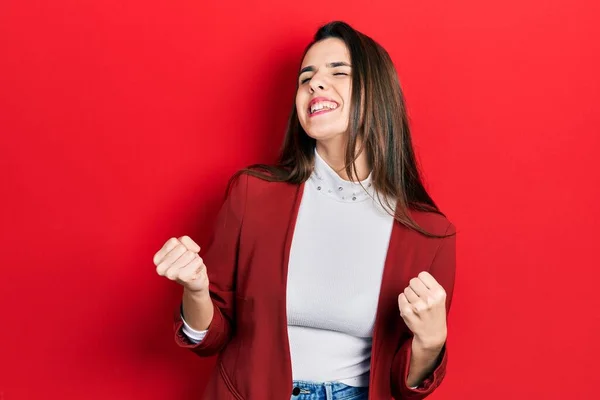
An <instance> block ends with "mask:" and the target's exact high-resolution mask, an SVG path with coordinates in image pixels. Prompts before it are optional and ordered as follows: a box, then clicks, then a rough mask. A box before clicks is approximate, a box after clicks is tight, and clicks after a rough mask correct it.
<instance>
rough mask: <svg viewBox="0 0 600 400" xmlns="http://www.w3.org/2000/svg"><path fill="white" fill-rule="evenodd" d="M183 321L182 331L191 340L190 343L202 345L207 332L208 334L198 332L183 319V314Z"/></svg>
mask: <svg viewBox="0 0 600 400" xmlns="http://www.w3.org/2000/svg"><path fill="white" fill-rule="evenodd" d="M181 321H182V322H183V326H182V327H181V330H182V332H183V333H184V334H185V336H187V338H188V339H190V342H192V343H200V342H201V341H202V340H203V339H204V337H205V336H206V332H208V331H207V330H206V331H198V330H196V329H194V328H192V327H191V326H189V325H188V323H187V322H186V321H185V318H183V314H181Z"/></svg>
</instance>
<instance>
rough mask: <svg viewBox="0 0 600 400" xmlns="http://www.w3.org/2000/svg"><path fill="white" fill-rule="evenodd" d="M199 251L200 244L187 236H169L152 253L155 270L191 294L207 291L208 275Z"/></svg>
mask: <svg viewBox="0 0 600 400" xmlns="http://www.w3.org/2000/svg"><path fill="white" fill-rule="evenodd" d="M199 252H200V246H198V245H197V244H196V242H194V241H193V240H192V239H191V238H190V237H189V236H181V237H180V238H171V239H169V240H167V242H166V243H165V244H164V245H163V247H162V248H161V249H160V250H159V251H158V252H157V253H156V254H155V255H154V259H153V260H154V265H156V272H157V273H158V274H159V275H161V276H166V277H167V278H169V279H170V280H172V281H176V282H177V283H179V284H180V285H182V286H183V287H184V288H185V289H187V290H188V291H190V292H192V293H193V294H205V293H208V283H209V282H208V275H207V274H206V266H205V265H204V262H203V261H202V258H201V257H200V256H199V255H198V253H199Z"/></svg>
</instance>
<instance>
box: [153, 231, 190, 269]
mask: <svg viewBox="0 0 600 400" xmlns="http://www.w3.org/2000/svg"><path fill="white" fill-rule="evenodd" d="M175 240H177V239H175ZM177 242H178V243H179V241H178V240H177ZM186 251H187V250H186V248H185V246H184V245H182V244H181V243H179V244H178V245H177V246H175V248H174V249H172V250H171V251H170V252H169V253H167V255H166V256H164V258H163V259H162V261H161V262H160V263H159V264H158V265H157V266H156V272H158V274H159V275H164V274H165V272H167V270H168V269H169V267H171V264H173V263H174V262H175V261H176V260H177V259H178V258H179V257H181V256H182V255H183V253H185V252H186Z"/></svg>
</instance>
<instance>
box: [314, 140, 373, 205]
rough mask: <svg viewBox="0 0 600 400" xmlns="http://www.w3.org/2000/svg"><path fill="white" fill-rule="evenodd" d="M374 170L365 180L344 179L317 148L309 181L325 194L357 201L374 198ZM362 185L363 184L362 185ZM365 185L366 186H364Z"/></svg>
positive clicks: (352, 201) (348, 200)
mask: <svg viewBox="0 0 600 400" xmlns="http://www.w3.org/2000/svg"><path fill="white" fill-rule="evenodd" d="M372 175H373V171H371V172H370V173H369V176H367V178H366V179H365V180H363V181H360V183H359V182H351V181H347V180H345V179H342V177H340V176H339V175H338V174H337V172H335V171H334V169H333V168H331V167H330V166H329V164H327V162H325V160H323V158H322V157H321V156H320V155H319V153H318V152H317V149H316V148H315V164H314V169H313V173H312V174H311V175H310V178H309V181H311V184H313V185H314V187H315V189H316V190H317V191H319V192H320V193H322V194H323V195H325V196H329V197H332V198H334V199H336V200H338V201H341V202H346V203H356V202H358V201H364V200H367V199H369V198H373V196H374V193H375V190H374V188H373V183H372V179H373V177H372ZM361 185H362V186H361ZM363 187H364V188H363Z"/></svg>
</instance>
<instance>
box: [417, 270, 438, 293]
mask: <svg viewBox="0 0 600 400" xmlns="http://www.w3.org/2000/svg"><path fill="white" fill-rule="evenodd" d="M417 276H418V277H419V279H420V280H421V282H423V283H424V284H425V286H427V288H429V289H433V288H435V287H437V286H440V284H439V283H438V281H436V280H435V278H434V277H433V275H431V274H430V273H429V272H427V271H422V272H419V275H417Z"/></svg>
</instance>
